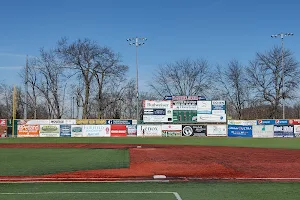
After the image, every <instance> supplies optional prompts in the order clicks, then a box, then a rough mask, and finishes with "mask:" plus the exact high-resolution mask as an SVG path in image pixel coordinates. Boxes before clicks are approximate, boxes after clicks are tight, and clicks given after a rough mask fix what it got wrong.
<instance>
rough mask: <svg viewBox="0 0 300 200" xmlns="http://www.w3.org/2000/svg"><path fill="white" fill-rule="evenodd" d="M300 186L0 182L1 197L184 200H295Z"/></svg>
mask: <svg viewBox="0 0 300 200" xmlns="http://www.w3.org/2000/svg"><path fill="white" fill-rule="evenodd" d="M299 187H300V183H30V184H18V183H14V184H9V183H5V184H0V199H5V200H37V199H43V200H52V199H55V200H62V199H64V200H65V199H72V200H81V199H85V200H96V199H97V200H98V199H105V200H139V199H143V200H157V199H163V200H176V197H175V196H174V194H173V192H176V193H178V194H179V195H180V198H181V199H182V200H232V199H237V200H254V199H255V200H282V199H289V200H296V199H299V196H300V190H299ZM111 192H112V193H111ZM118 192H120V193H118ZM123 192H125V193H123ZM131 192H132V193H131ZM136 192H137V193H136ZM143 192H146V193H143ZM160 192H162V193H160ZM166 192H170V193H166Z"/></svg>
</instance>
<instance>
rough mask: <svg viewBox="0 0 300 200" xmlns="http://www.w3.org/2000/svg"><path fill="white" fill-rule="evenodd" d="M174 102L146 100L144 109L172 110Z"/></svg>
mask: <svg viewBox="0 0 300 200" xmlns="http://www.w3.org/2000/svg"><path fill="white" fill-rule="evenodd" d="M172 106H173V104H172V101H166V100H163V101H158V100H144V101H143V107H144V108H166V109H167V108H169V109H170V108H172Z"/></svg>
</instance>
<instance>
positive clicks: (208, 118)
mask: <svg viewBox="0 0 300 200" xmlns="http://www.w3.org/2000/svg"><path fill="white" fill-rule="evenodd" d="M197 122H212V123H213V122H224V123H225V122H226V114H218V115H217V114H199V113H198V114H197Z"/></svg>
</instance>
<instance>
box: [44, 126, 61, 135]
mask: <svg viewBox="0 0 300 200" xmlns="http://www.w3.org/2000/svg"><path fill="white" fill-rule="evenodd" d="M59 136H60V126H59V125H40V137H59Z"/></svg>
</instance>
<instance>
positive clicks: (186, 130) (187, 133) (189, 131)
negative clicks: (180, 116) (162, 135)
mask: <svg viewBox="0 0 300 200" xmlns="http://www.w3.org/2000/svg"><path fill="white" fill-rule="evenodd" d="M182 134H183V135H185V136H191V135H193V128H192V127H190V126H185V127H184V128H183V129H182Z"/></svg>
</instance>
